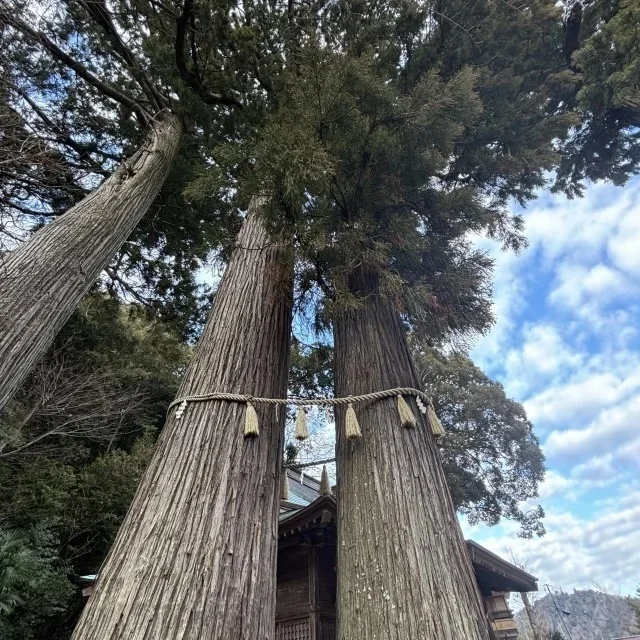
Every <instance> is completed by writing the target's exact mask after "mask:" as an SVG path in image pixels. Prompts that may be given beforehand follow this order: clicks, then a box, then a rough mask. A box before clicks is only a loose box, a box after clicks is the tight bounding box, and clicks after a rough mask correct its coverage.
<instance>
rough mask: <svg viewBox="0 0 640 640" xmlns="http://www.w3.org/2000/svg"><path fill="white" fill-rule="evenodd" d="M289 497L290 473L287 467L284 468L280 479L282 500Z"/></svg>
mask: <svg viewBox="0 0 640 640" xmlns="http://www.w3.org/2000/svg"><path fill="white" fill-rule="evenodd" d="M288 499H289V474H288V473H287V470H286V469H282V478H281V481H280V500H288Z"/></svg>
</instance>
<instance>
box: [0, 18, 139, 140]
mask: <svg viewBox="0 0 640 640" xmlns="http://www.w3.org/2000/svg"><path fill="white" fill-rule="evenodd" d="M0 23H4V24H8V25H10V26H12V27H13V28H14V29H16V30H18V31H20V32H21V33H22V34H24V35H25V36H27V37H28V38H30V39H31V40H33V41H35V42H38V43H40V44H41V45H42V46H43V47H44V48H45V49H46V50H47V51H48V52H49V53H50V54H51V55H52V56H53V57H54V58H55V59H56V60H58V61H59V62H61V63H62V64H64V65H66V66H67V67H69V68H70V69H72V70H73V71H75V72H76V73H77V74H78V75H79V76H80V77H81V78H82V79H83V80H85V81H86V82H87V83H88V84H90V85H91V86H92V87H94V88H96V89H97V90H98V91H100V93H102V94H103V95H104V96H106V97H107V98H110V99H111V100H115V101H116V102H118V103H120V104H121V105H123V106H125V107H128V108H129V109H131V110H132V111H133V112H134V113H135V114H136V116H137V118H138V120H139V121H140V124H142V125H143V126H144V127H146V126H147V124H148V123H149V120H150V116H149V114H148V113H147V112H146V111H145V110H144V109H143V108H142V107H141V106H140V105H139V104H138V103H137V102H136V101H135V100H134V99H133V98H131V97H130V96H128V95H126V94H125V93H122V92H121V91H119V90H118V89H116V88H115V87H112V86H110V85H108V84H106V83H105V82H102V80H100V79H99V78H98V77H97V76H95V75H94V74H93V73H91V71H89V70H88V69H87V68H86V67H85V66H84V65H83V64H82V63H81V62H79V61H78V60H76V59H75V58H73V57H72V56H70V55H69V54H68V53H66V51H63V50H62V49H61V48H60V47H59V46H58V45H57V44H55V42H53V41H52V40H50V39H49V38H48V37H47V36H46V35H45V34H44V33H42V32H41V31H37V30H35V29H33V28H32V27H30V26H29V25H28V24H27V23H26V22H24V21H23V20H21V19H20V18H18V17H16V16H15V15H12V14H11V13H9V12H8V11H6V10H0Z"/></svg>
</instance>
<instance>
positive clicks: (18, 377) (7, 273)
mask: <svg viewBox="0 0 640 640" xmlns="http://www.w3.org/2000/svg"><path fill="white" fill-rule="evenodd" d="M181 138H182V125H181V124H180V122H179V120H178V119H177V118H176V117H175V116H174V115H172V114H163V115H162V116H161V117H160V118H159V119H157V120H155V121H154V122H153V124H152V125H151V126H150V129H149V133H148V135H147V139H146V140H145V143H144V144H143V145H142V146H141V147H140V149H139V150H138V151H137V152H136V153H135V154H134V155H133V156H132V157H131V158H129V159H128V160H127V161H126V162H125V163H124V164H123V165H122V166H121V167H120V168H119V169H118V170H117V171H116V172H115V173H114V174H113V175H112V176H111V177H110V178H109V179H108V180H106V181H105V182H104V183H103V184H102V185H100V187H98V188H97V189H96V190H95V191H93V192H92V193H91V194H89V195H88V196H87V197H86V198H84V199H83V200H82V201H81V202H79V203H78V204H77V205H75V206H74V207H72V208H71V209H69V211H67V212H66V213H65V214H64V215H63V216H60V217H59V218H57V219H56V220H55V221H54V222H53V223H52V224H49V225H47V226H45V227H43V228H42V229H40V230H39V231H38V232H37V233H35V234H34V235H33V237H32V238H30V239H29V241H28V242H26V243H25V244H23V245H22V246H21V247H20V248H19V249H16V250H15V251H13V252H11V253H9V254H7V255H6V256H4V258H0V410H1V409H2V408H3V407H4V406H5V404H6V403H7V401H8V400H9V399H10V398H11V396H12V395H13V394H14V393H15V391H16V390H17V389H18V388H19V386H20V384H21V383H22V382H23V381H24V379H25V378H26V376H27V375H28V374H29V372H30V371H31V370H32V368H33V367H34V366H35V364H36V363H37V362H38V361H39V360H40V359H41V358H42V356H44V354H45V352H46V351H47V349H48V348H49V346H50V345H51V343H52V342H53V340H54V338H55V337H56V335H57V333H58V331H59V330H60V329H61V328H62V325H63V324H64V323H65V322H66V320H67V319H68V318H69V316H70V315H71V313H72V312H73V311H74V309H75V308H76V307H77V305H78V303H79V302H80V300H81V299H82V296H83V295H84V294H85V293H86V292H87V291H88V289H89V288H90V287H91V285H92V284H93V283H94V282H95V281H96V279H97V278H98V276H99V275H100V272H101V271H102V269H104V268H105V266H106V265H107V264H108V262H109V260H111V258H112V257H113V256H114V254H115V253H116V252H117V251H118V249H120V247H121V246H122V245H123V243H124V241H125V240H126V239H127V237H128V236H129V234H130V233H131V232H132V231H133V229H134V228H135V226H136V225H137V224H138V222H139V221H140V219H141V218H142V216H143V215H144V214H145V213H146V211H147V209H148V208H149V206H150V205H151V203H152V202H153V200H154V199H155V197H156V196H157V195H158V193H159V192H160V189H161V187H162V185H163V183H164V181H165V178H166V176H167V173H168V172H169V168H170V166H171V163H172V162H173V159H174V158H175V156H176V153H177V151H178V147H179V146H180V140H181Z"/></svg>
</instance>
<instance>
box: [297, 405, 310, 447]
mask: <svg viewBox="0 0 640 640" xmlns="http://www.w3.org/2000/svg"><path fill="white" fill-rule="evenodd" d="M308 437H309V427H308V426H307V414H306V413H305V412H304V408H303V407H298V416H297V417H296V431H295V434H294V438H295V439H296V440H306V439H307V438H308Z"/></svg>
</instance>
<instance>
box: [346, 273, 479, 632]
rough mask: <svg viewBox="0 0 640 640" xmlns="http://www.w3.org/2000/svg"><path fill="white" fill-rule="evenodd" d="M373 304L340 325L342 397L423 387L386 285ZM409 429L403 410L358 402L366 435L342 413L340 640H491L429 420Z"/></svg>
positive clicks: (356, 283) (372, 295)
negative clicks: (350, 430)
mask: <svg viewBox="0 0 640 640" xmlns="http://www.w3.org/2000/svg"><path fill="white" fill-rule="evenodd" d="M351 285H352V291H353V292H354V293H356V294H358V295H360V296H362V297H363V299H362V306H361V307H360V308H358V309H356V310H352V311H350V312H345V313H343V314H340V315H339V316H338V317H336V319H335V320H334V340H335V387H336V394H337V395H338V396H347V395H356V394H363V393H369V392H372V391H380V390H383V389H390V388H394V387H414V388H419V386H418V385H419V384H420V383H419V381H418V377H417V375H416V372H415V370H414V368H413V363H412V360H411V355H410V352H409V348H408V344H407V340H406V336H405V330H404V328H403V325H402V321H401V319H400V316H399V314H398V313H397V311H395V310H394V309H393V308H392V306H391V304H390V302H389V301H388V300H385V299H384V298H382V297H381V296H380V295H378V290H377V283H376V278H375V276H373V275H371V274H364V273H359V274H358V275H357V276H355V277H353V279H352V283H351ZM407 402H409V403H410V405H411V408H412V410H413V412H414V414H415V415H416V417H418V422H419V426H418V428H416V429H407V428H405V427H402V426H401V425H400V421H399V417H398V410H397V401H396V400H395V399H389V400H384V401H379V402H374V403H369V404H366V405H362V404H357V405H355V409H356V414H357V417H358V421H359V423H360V427H361V429H362V438H361V439H359V440H351V441H349V440H347V439H346V437H345V436H344V435H343V432H344V423H345V412H344V410H343V411H338V415H337V429H338V443H337V476H338V477H337V480H338V559H337V569H338V596H337V600H338V639H339V640H363V639H364V638H367V639H373V638H384V639H385V640H407V638H434V639H436V638H437V640H462V639H464V640H480V639H482V640H485V639H487V638H488V637H489V636H488V626H487V618H486V616H485V614H484V612H483V607H482V603H481V600H480V596H479V593H478V590H477V587H476V584H475V578H474V574H473V570H472V568H471V565H470V562H469V558H468V555H467V551H466V547H465V544H464V540H463V538H462V533H461V530H460V526H459V524H458V520H457V518H456V513H455V509H454V507H453V503H452V501H451V497H450V495H449V489H448V487H447V484H446V480H445V476H444V472H443V469H442V465H441V462H440V454H439V451H438V449H437V447H436V444H435V442H434V438H433V436H432V435H431V432H430V429H429V428H428V425H427V422H426V420H424V419H423V417H422V414H420V412H419V411H418V410H417V407H416V405H415V403H414V402H413V399H409V398H407Z"/></svg>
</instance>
